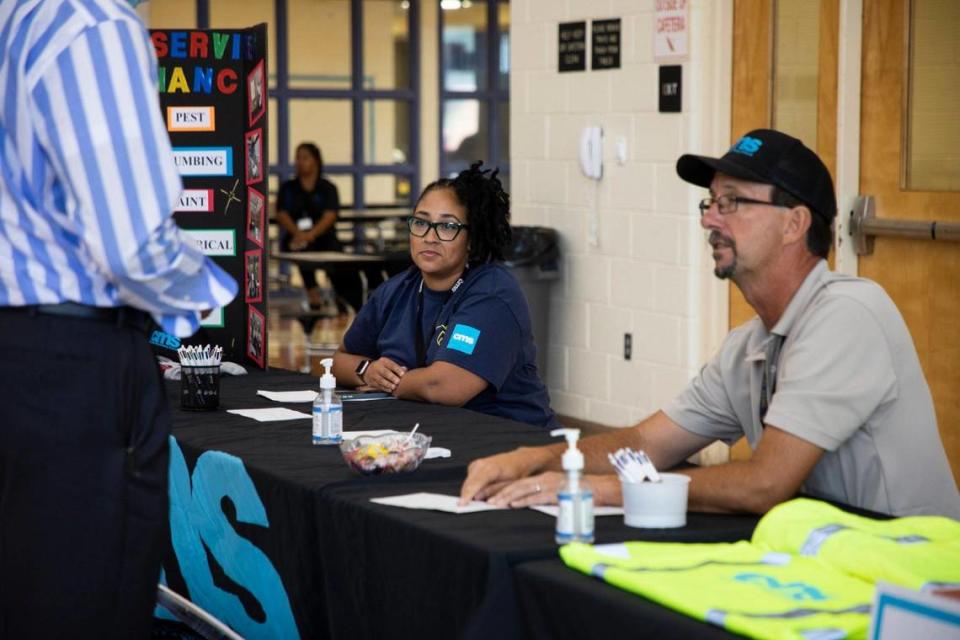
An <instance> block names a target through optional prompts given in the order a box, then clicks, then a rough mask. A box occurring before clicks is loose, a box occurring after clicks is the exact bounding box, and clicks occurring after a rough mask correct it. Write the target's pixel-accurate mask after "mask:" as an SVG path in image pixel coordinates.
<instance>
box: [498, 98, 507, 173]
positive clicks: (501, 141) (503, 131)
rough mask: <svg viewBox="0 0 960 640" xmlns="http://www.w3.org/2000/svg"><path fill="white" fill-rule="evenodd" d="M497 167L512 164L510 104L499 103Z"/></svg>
mask: <svg viewBox="0 0 960 640" xmlns="http://www.w3.org/2000/svg"><path fill="white" fill-rule="evenodd" d="M496 163H497V165H499V166H501V167H502V166H506V165H509V164H510V103H509V102H505V101H501V102H498V103H497V162H496Z"/></svg>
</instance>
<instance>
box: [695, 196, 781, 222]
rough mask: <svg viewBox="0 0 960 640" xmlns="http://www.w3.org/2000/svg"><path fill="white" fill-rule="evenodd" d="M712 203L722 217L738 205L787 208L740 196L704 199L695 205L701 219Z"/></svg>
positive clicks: (734, 209)
mask: <svg viewBox="0 0 960 640" xmlns="http://www.w3.org/2000/svg"><path fill="white" fill-rule="evenodd" d="M714 203H716V205H717V208H718V209H719V210H720V213H721V214H722V215H728V214H731V213H735V212H736V210H737V206H738V205H740V204H766V205H769V206H771V207H780V208H781V209H787V208H788V207H785V206H783V205H782V204H777V203H776V202H767V201H766V200H754V199H753V198H744V197H742V196H717V197H716V198H713V197H711V198H704V199H703V200H701V201H700V204H699V205H697V206H699V207H700V216H701V217H703V216H704V215H705V214H706V213H707V209H709V208H710V207H712V206H713V205H714Z"/></svg>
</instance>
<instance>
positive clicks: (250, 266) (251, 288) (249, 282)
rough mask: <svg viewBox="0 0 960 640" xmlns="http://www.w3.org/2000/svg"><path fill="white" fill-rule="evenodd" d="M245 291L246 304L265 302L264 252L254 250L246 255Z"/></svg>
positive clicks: (244, 271) (244, 269) (244, 270)
mask: <svg viewBox="0 0 960 640" xmlns="http://www.w3.org/2000/svg"><path fill="white" fill-rule="evenodd" d="M243 281H244V289H245V291H246V295H245V301H246V302H261V301H262V300H263V250H262V249H254V250H253V251H247V252H246V253H245V254H244V268H243Z"/></svg>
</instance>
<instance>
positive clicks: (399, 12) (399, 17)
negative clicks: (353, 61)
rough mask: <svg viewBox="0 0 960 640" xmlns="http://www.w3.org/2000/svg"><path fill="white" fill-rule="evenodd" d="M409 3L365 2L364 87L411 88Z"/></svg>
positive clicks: (369, 0)
mask: <svg viewBox="0 0 960 640" xmlns="http://www.w3.org/2000/svg"><path fill="white" fill-rule="evenodd" d="M405 6H409V4H407V5H405V4H404V3H403V2H401V1H399V0H364V2H363V88H364V89H408V88H409V87H410V20H409V14H410V11H409V9H408V8H404V7H405Z"/></svg>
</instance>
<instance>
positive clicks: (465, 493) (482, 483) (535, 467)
mask: <svg viewBox="0 0 960 640" xmlns="http://www.w3.org/2000/svg"><path fill="white" fill-rule="evenodd" d="M553 459H554V455H553V453H551V452H550V451H549V450H547V449H546V448H545V447H537V448H528V447H521V448H519V449H516V450H514V451H510V452H508V453H500V454H497V455H495V456H490V457H488V458H479V459H477V460H474V461H473V462H471V463H470V466H469V467H467V479H466V480H464V481H463V486H462V487H461V488H460V504H467V503H469V502H470V501H471V500H488V499H489V498H490V497H491V496H494V495H496V494H498V493H499V492H500V491H501V490H502V489H504V488H505V487H507V486H509V485H511V484H512V483H513V482H514V481H517V480H520V479H523V478H525V477H526V476H529V475H530V474H532V473H536V472H537V471H539V470H541V469H543V468H545V467H546V466H547V465H548V464H549V463H550V462H551V461H552V460H553Z"/></svg>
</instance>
